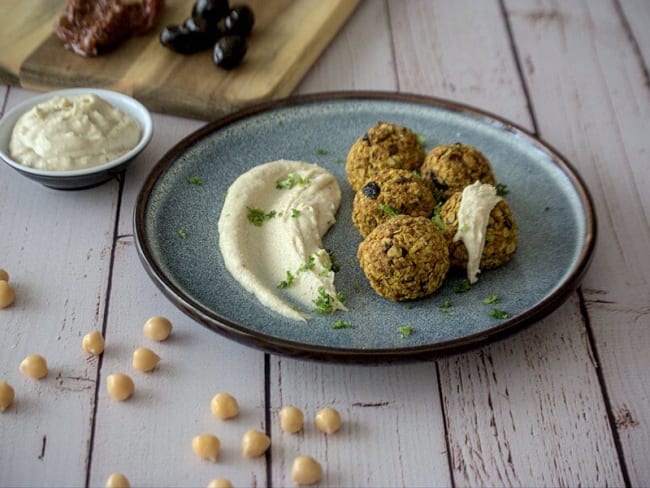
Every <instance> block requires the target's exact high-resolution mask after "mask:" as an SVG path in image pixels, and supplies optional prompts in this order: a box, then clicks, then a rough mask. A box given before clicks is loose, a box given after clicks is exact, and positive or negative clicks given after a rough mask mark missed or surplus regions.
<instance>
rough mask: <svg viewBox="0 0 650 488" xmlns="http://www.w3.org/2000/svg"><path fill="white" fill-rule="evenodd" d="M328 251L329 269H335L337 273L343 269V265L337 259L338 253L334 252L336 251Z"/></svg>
mask: <svg viewBox="0 0 650 488" xmlns="http://www.w3.org/2000/svg"><path fill="white" fill-rule="evenodd" d="M326 252H327V256H328V257H329V260H330V262H329V266H326V268H327V269H328V271H334V272H335V273H338V272H339V271H341V265H340V264H339V263H338V261H337V260H336V255H335V254H334V251H326Z"/></svg>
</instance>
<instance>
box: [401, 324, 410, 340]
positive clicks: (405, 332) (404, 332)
mask: <svg viewBox="0 0 650 488" xmlns="http://www.w3.org/2000/svg"><path fill="white" fill-rule="evenodd" d="M397 333H398V334H399V335H400V337H401V338H402V339H405V338H407V337H408V336H410V335H411V334H413V327H411V326H410V325H400V326H399V327H398V328H397Z"/></svg>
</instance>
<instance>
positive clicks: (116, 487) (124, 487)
mask: <svg viewBox="0 0 650 488" xmlns="http://www.w3.org/2000/svg"><path fill="white" fill-rule="evenodd" d="M104 486H105V487H106V488H130V487H131V484H130V483H129V480H128V479H127V477H126V476H124V475H123V474H122V473H113V474H112V475H110V476H109V477H108V479H107V480H106V485H104Z"/></svg>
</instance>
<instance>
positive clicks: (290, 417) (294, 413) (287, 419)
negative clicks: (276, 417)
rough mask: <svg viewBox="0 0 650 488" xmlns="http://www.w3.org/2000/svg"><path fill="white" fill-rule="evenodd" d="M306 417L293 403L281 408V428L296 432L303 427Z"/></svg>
mask: <svg viewBox="0 0 650 488" xmlns="http://www.w3.org/2000/svg"><path fill="white" fill-rule="evenodd" d="M304 419H305V416H304V415H303V413H302V411H301V410H300V409H299V408H297V407H294V406H293V405H289V406H287V407H284V408H283V409H282V410H280V428H281V429H282V430H284V431H285V432H289V433H290V434H295V433H296V432H298V431H299V430H300V429H302V424H303V421H304Z"/></svg>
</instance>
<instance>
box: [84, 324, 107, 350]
mask: <svg viewBox="0 0 650 488" xmlns="http://www.w3.org/2000/svg"><path fill="white" fill-rule="evenodd" d="M81 348H82V349H83V350H84V351H85V352H87V353H88V354H92V355H93V356H99V355H100V354H101V353H103V352H104V338H103V337H102V333H101V332H100V331H98V330H93V331H92V332H89V333H88V334H86V335H85V336H84V338H83V339H82V340H81Z"/></svg>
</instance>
